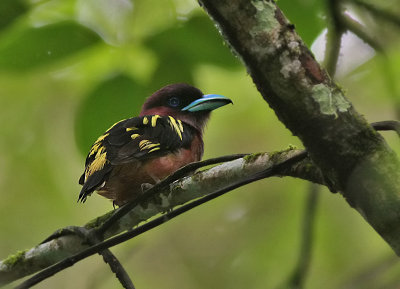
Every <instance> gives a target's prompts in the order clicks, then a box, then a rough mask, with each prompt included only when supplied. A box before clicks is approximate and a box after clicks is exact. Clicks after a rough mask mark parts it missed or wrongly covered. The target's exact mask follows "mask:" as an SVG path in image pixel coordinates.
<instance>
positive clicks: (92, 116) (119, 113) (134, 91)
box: [75, 74, 149, 155]
mask: <svg viewBox="0 0 400 289" xmlns="http://www.w3.org/2000/svg"><path fill="white" fill-rule="evenodd" d="M148 94H149V93H148V92H147V91H146V90H145V89H144V88H143V87H142V86H141V85H140V84H138V83H137V82H135V81H134V80H133V79H132V78H130V77H129V76H126V75H123V74H118V75H115V76H113V77H112V78H110V79H108V80H105V81H104V82H102V83H100V84H99V85H98V86H97V87H96V88H95V89H94V90H93V91H92V92H91V93H89V95H88V96H87V97H86V99H85V100H84V101H83V102H82V104H81V107H80V108H79V109H78V112H77V116H76V122H75V136H76V141H77V144H78V147H79V150H80V151H81V152H82V153H83V154H84V155H86V154H87V153H88V151H89V148H90V147H91V145H92V144H93V143H94V141H95V140H96V139H97V138H98V137H99V136H100V135H102V134H103V133H104V132H105V131H106V130H107V129H108V128H109V127H110V126H111V125H113V124H114V123H116V122H117V121H120V120H122V119H126V118H130V117H133V116H137V115H138V114H139V111H140V108H141V106H142V103H143V101H144V99H145V98H146V97H147V95H148Z"/></svg>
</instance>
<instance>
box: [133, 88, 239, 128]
mask: <svg viewBox="0 0 400 289" xmlns="http://www.w3.org/2000/svg"><path fill="white" fill-rule="evenodd" d="M228 103H232V101H231V100H230V99H229V98H227V97H225V96H222V95H218V94H203V93H202V92H201V90H200V89H198V88H195V87H193V86H191V85H188V84H186V83H176V84H170V85H167V86H164V87H163V88H161V89H159V90H157V91H156V92H154V93H153V94H152V95H151V96H150V97H148V98H147V99H146V101H145V102H144V104H143V107H142V110H141V112H140V116H144V115H155V114H158V115H164V116H165V115H170V116H172V117H174V118H177V119H180V120H181V121H184V122H186V123H187V124H190V125H191V126H193V127H195V128H196V129H198V130H199V131H200V132H201V131H203V128H204V126H205V124H206V122H207V120H208V118H209V117H210V113H211V111H212V110H214V109H216V108H218V107H221V106H224V105H226V104H228Z"/></svg>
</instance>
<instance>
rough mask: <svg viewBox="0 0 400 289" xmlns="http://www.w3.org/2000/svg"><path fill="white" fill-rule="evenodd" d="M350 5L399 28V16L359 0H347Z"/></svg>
mask: <svg viewBox="0 0 400 289" xmlns="http://www.w3.org/2000/svg"><path fill="white" fill-rule="evenodd" d="M348 2H350V3H354V4H356V5H358V6H360V7H362V8H364V9H366V10H367V11H369V12H370V13H371V14H373V16H376V17H379V18H381V19H382V20H383V21H387V22H390V23H393V24H395V25H397V26H399V27H400V15H395V14H392V13H390V12H389V11H387V10H385V9H381V8H378V7H376V6H375V5H372V4H370V3H368V2H365V1H361V0H348Z"/></svg>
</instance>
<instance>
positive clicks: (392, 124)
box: [371, 120, 400, 136]
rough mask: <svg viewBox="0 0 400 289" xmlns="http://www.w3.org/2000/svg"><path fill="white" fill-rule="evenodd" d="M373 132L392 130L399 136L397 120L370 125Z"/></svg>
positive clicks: (399, 129)
mask: <svg viewBox="0 0 400 289" xmlns="http://www.w3.org/2000/svg"><path fill="white" fill-rule="evenodd" d="M371 126H372V127H373V128H374V129H375V130H392V131H395V132H396V133H397V134H398V135H399V136H400V122H399V121H397V120H385V121H377V122H373V123H371Z"/></svg>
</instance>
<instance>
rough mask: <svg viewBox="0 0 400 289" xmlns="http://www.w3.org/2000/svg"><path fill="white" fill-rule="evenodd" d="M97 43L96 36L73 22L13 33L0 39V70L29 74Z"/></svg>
mask: <svg viewBox="0 0 400 289" xmlns="http://www.w3.org/2000/svg"><path fill="white" fill-rule="evenodd" d="M99 41H100V37H99V36H98V35H97V34H96V33H94V32H93V31H91V30H90V29H88V28H86V27H84V26H82V25H79V24H78V23H76V22H72V21H66V22H59V23H56V24H50V25H46V26H42V27H39V28H28V29H25V30H22V31H21V30H18V31H12V33H8V34H7V35H5V36H4V37H3V38H1V39H0V69H1V70H14V71H25V70H30V69H33V68H37V67H40V66H43V65H46V64H50V63H53V62H55V61H58V60H61V59H64V58H65V57H67V56H71V55H73V54H74V53H77V52H79V51H81V50H82V49H85V48H88V47H90V46H91V45H93V44H95V43H97V42H99Z"/></svg>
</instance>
